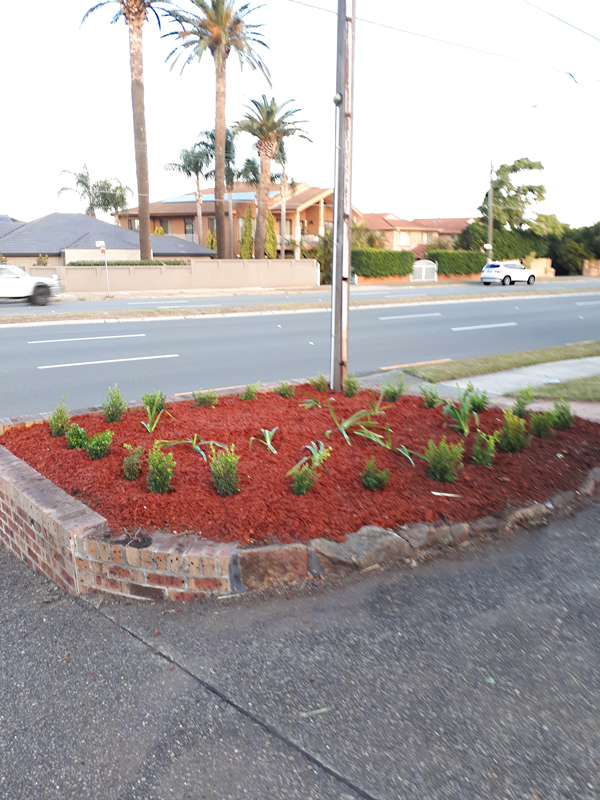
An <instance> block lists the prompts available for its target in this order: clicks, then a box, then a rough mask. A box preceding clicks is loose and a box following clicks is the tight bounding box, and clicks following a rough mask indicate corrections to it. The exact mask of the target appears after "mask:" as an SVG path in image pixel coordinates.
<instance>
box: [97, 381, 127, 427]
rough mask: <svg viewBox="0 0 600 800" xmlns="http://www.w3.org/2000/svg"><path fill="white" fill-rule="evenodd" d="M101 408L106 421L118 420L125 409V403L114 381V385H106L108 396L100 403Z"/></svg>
mask: <svg viewBox="0 0 600 800" xmlns="http://www.w3.org/2000/svg"><path fill="white" fill-rule="evenodd" d="M102 410H103V411H104V419H105V420H106V421H107V422H118V421H119V420H120V419H121V417H122V416H123V414H124V413H125V412H126V411H127V403H126V402H125V398H124V397H123V395H122V394H121V392H120V391H119V389H117V384H116V383H115V385H114V386H112V387H111V386H109V387H108V397H107V398H106V401H105V402H104V403H103V404H102Z"/></svg>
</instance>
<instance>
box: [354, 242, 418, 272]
mask: <svg viewBox="0 0 600 800" xmlns="http://www.w3.org/2000/svg"><path fill="white" fill-rule="evenodd" d="M414 263H415V257H414V255H413V254H412V253H411V252H407V251H400V250H378V249H374V248H365V249H364V250H353V251H352V271H353V272H354V273H355V274H356V275H362V276H363V277H365V278H385V277H387V276H388V275H410V273H411V272H412V268H413V264H414Z"/></svg>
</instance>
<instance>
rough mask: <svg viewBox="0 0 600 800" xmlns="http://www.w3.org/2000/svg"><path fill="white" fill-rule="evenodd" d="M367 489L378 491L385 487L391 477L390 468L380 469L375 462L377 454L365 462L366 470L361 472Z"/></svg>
mask: <svg viewBox="0 0 600 800" xmlns="http://www.w3.org/2000/svg"><path fill="white" fill-rule="evenodd" d="M360 477H361V478H362V482H363V486H364V487H365V489H371V491H376V490H377V489H383V488H384V487H385V485H386V484H387V482H388V480H389V479H390V471H389V469H379V467H378V466H377V464H376V463H375V456H371V458H369V459H368V460H367V463H366V464H365V471H364V472H361V473H360Z"/></svg>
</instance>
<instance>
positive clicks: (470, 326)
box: [450, 322, 518, 331]
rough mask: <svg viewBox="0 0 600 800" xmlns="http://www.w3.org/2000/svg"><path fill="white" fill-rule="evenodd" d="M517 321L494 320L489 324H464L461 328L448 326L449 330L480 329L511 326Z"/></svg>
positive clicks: (516, 323)
mask: <svg viewBox="0 0 600 800" xmlns="http://www.w3.org/2000/svg"><path fill="white" fill-rule="evenodd" d="M514 325H518V322H495V323H493V324H491V325H465V326H463V327H462V328H450V330H451V331H480V330H483V328H512V327H513V326H514Z"/></svg>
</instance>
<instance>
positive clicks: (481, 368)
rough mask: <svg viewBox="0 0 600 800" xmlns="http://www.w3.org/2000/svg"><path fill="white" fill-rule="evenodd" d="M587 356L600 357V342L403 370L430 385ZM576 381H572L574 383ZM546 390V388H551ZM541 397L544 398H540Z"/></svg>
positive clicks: (465, 359)
mask: <svg viewBox="0 0 600 800" xmlns="http://www.w3.org/2000/svg"><path fill="white" fill-rule="evenodd" d="M586 356H600V341H597V342H575V343H574V344H565V345H561V346H560V347H544V348H542V349H541V350H521V351H519V352H517V353H501V354H500V355H496V356H479V357H477V358H464V359H461V360H459V361H449V362H446V363H445V364H429V365H424V366H421V367H406V369H405V370H404V371H405V372H408V373H409V374H410V375H415V376H416V377H417V378H422V379H423V380H426V381H430V382H431V383H438V382H439V381H452V380H458V379H459V378H469V377H471V376H472V375H486V374H487V373H488V372H501V371H502V370H504V369H516V368H517V367H530V366H531V365H533V364H545V363H548V362H549V361H563V360H564V359H568V358H585V357H586ZM577 382H578V381H572V383H577ZM544 388H546V389H547V388H548V387H544ZM539 396H540V397H541V395H539ZM556 396H558V395H556ZM580 399H583V398H580Z"/></svg>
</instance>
